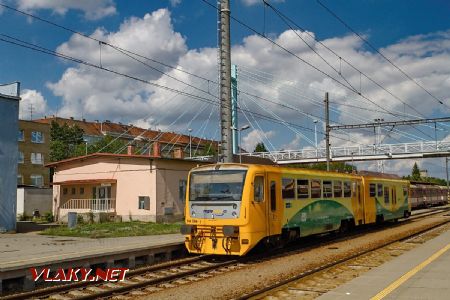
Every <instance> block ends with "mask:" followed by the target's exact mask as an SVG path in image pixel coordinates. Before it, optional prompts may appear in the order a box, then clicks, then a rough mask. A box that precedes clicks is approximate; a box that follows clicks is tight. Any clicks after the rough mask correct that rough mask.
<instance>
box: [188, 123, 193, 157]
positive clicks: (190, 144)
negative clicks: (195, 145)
mask: <svg viewBox="0 0 450 300" xmlns="http://www.w3.org/2000/svg"><path fill="white" fill-rule="evenodd" d="M188 131H189V158H192V135H191V132H192V128H189V129H188Z"/></svg>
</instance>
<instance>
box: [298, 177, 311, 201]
mask: <svg viewBox="0 0 450 300" xmlns="http://www.w3.org/2000/svg"><path fill="white" fill-rule="evenodd" d="M297 197H298V198H299V199H307V198H309V180H308V179H297Z"/></svg>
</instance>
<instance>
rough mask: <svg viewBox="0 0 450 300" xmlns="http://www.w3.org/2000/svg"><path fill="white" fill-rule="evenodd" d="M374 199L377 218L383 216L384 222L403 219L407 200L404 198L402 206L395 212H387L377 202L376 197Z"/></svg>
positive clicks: (387, 210) (406, 208)
mask: <svg viewBox="0 0 450 300" xmlns="http://www.w3.org/2000/svg"><path fill="white" fill-rule="evenodd" d="M375 199H376V202H375V203H376V207H377V216H379V215H383V219H384V220H392V219H398V218H403V215H404V213H405V211H406V210H408V198H406V199H405V201H404V202H403V204H402V205H401V206H399V207H398V208H397V209H396V210H389V209H387V208H385V207H383V205H381V203H380V201H379V200H378V197H377V198H375Z"/></svg>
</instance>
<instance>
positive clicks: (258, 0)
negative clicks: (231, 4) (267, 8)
mask: <svg viewBox="0 0 450 300" xmlns="http://www.w3.org/2000/svg"><path fill="white" fill-rule="evenodd" d="M284 1H285V0H272V1H266V2H284ZM242 2H244V4H245V5H247V6H251V5H255V4H262V3H263V1H262V0H242Z"/></svg>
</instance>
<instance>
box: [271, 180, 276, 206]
mask: <svg viewBox="0 0 450 300" xmlns="http://www.w3.org/2000/svg"><path fill="white" fill-rule="evenodd" d="M270 209H271V210H272V211H275V210H276V209H277V188H276V183H275V181H271V182H270Z"/></svg>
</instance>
